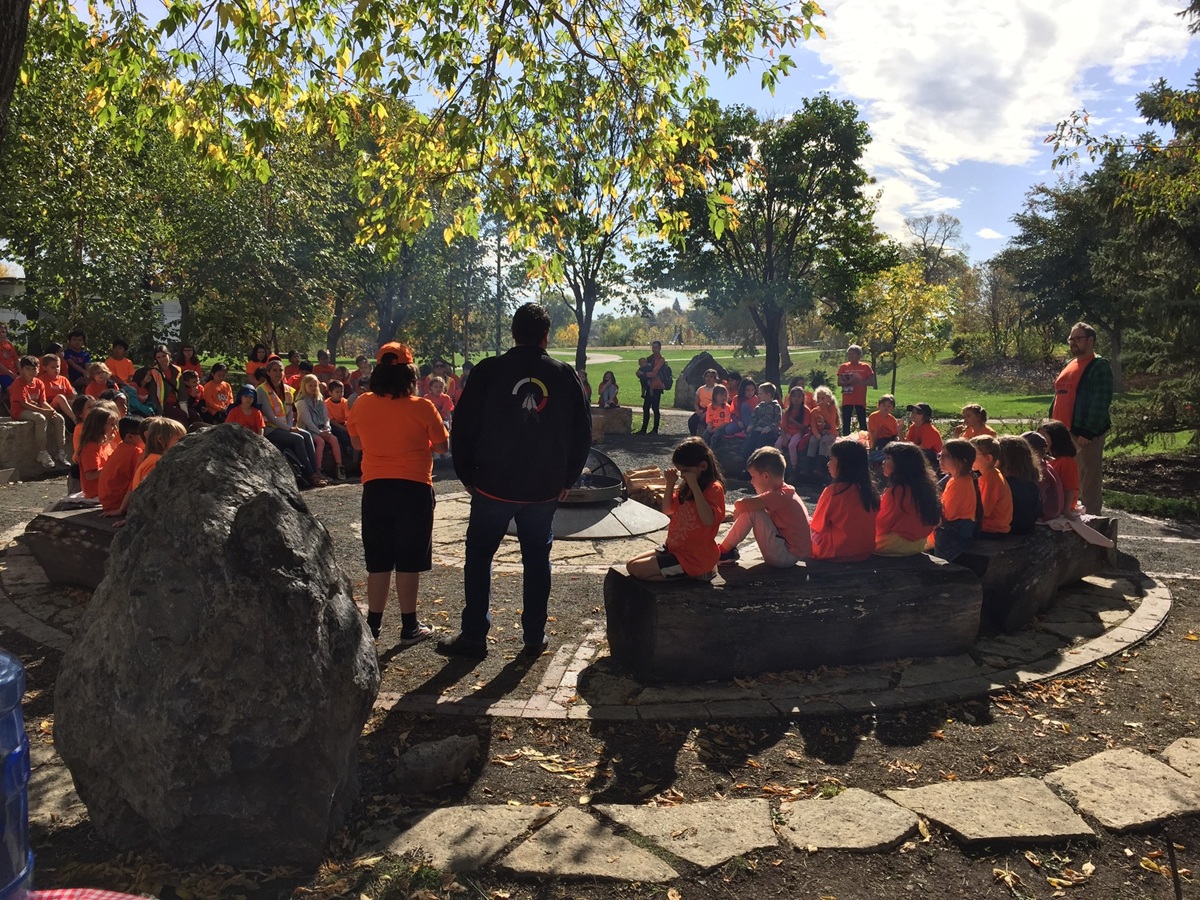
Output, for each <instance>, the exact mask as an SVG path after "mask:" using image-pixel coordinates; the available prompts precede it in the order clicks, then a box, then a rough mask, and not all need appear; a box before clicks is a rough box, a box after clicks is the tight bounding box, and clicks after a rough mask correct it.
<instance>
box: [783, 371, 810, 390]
mask: <svg viewBox="0 0 1200 900" xmlns="http://www.w3.org/2000/svg"><path fill="white" fill-rule="evenodd" d="M797 387H800V388H805V387H808V381H807V379H805V377H804V376H803V375H793V376H792V380H791V381H789V382H788V393H789V394H790V393H791V392H792V388H797Z"/></svg>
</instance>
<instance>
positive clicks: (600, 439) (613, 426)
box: [592, 406, 633, 444]
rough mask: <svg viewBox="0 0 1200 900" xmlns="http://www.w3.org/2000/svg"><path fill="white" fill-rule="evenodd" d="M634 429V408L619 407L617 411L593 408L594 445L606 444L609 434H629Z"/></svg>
mask: <svg viewBox="0 0 1200 900" xmlns="http://www.w3.org/2000/svg"><path fill="white" fill-rule="evenodd" d="M632 428H633V408H632V407H629V406H618V407H617V408H616V409H600V407H598V406H593V407H592V443H593V444H602V443H604V436H605V435H607V434H629V432H630V430H631V429H632Z"/></svg>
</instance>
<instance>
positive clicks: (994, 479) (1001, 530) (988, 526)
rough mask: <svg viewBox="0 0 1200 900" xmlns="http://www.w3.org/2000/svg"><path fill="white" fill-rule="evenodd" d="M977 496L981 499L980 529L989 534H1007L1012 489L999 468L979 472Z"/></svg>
mask: <svg viewBox="0 0 1200 900" xmlns="http://www.w3.org/2000/svg"><path fill="white" fill-rule="evenodd" d="M979 497H980V499H981V500H983V525H982V530H983V531H986V532H988V533H989V534H1008V532H1009V531H1010V530H1011V529H1012V516H1013V500H1012V490H1011V489H1010V488H1009V486H1008V482H1007V481H1005V480H1004V476H1003V475H1001V474H1000V470H999V469H991V470H989V471H986V472H985V471H981V472H980V473H979Z"/></svg>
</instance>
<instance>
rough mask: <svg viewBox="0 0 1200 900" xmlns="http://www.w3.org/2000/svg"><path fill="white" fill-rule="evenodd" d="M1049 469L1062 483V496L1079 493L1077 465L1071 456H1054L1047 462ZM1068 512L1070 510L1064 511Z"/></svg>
mask: <svg viewBox="0 0 1200 900" xmlns="http://www.w3.org/2000/svg"><path fill="white" fill-rule="evenodd" d="M1048 462H1049V464H1050V468H1052V469H1053V470H1054V473H1055V474H1056V475H1058V480H1059V481H1061V482H1062V489H1063V493H1064V494H1069V493H1070V492H1071V491H1074V492H1075V493H1076V494H1078V493H1079V463H1077V462H1075V457H1073V456H1056V457H1054V458H1053V459H1050V460H1048ZM1066 512H1070V510H1066Z"/></svg>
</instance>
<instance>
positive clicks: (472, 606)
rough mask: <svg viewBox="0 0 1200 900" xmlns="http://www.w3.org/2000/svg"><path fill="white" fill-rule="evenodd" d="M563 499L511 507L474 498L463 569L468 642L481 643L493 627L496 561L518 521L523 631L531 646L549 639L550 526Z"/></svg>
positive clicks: (552, 535) (464, 626) (475, 496)
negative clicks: (515, 522)
mask: <svg viewBox="0 0 1200 900" xmlns="http://www.w3.org/2000/svg"><path fill="white" fill-rule="evenodd" d="M556 509H558V500H547V501H545V502H544V503H506V502H505V501H503V500H494V499H492V498H491V497H485V496H483V495H482V494H478V493H476V494H472V495H471V519H470V521H469V522H468V524H467V560H466V565H465V566H464V568H463V593H464V595H465V600H466V605H465V606H464V607H463V613H462V636H463V639H464V640H467V641H471V642H472V643H477V644H482V643H483V642H484V641H485V640H486V639H487V633H488V630H489V629H490V628H491V627H492V615H491V608H492V557H494V556H495V555H496V550H497V549H498V548H499V547H500V542H501V541H502V540H504V534H505V532H506V531H507V530H508V523H509V522H511V521H512V520H513V519H514V518H515V519H516V520H517V540H518V541H519V542H520V544H521V564H522V565H523V566H524V579H523V582H524V583H523V586H522V587H523V605H524V609H523V610H522V612H521V628H522V630H523V632H524V636H525V643H526V644H540V643H541V642H542V639H543V638H544V637H545V636H546V607H547V604H548V603H549V601H550V546H551V545H552V544H553V543H554V534H553V532H552V531H551V525H552V524H553V522H554V511H555V510H556Z"/></svg>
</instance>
